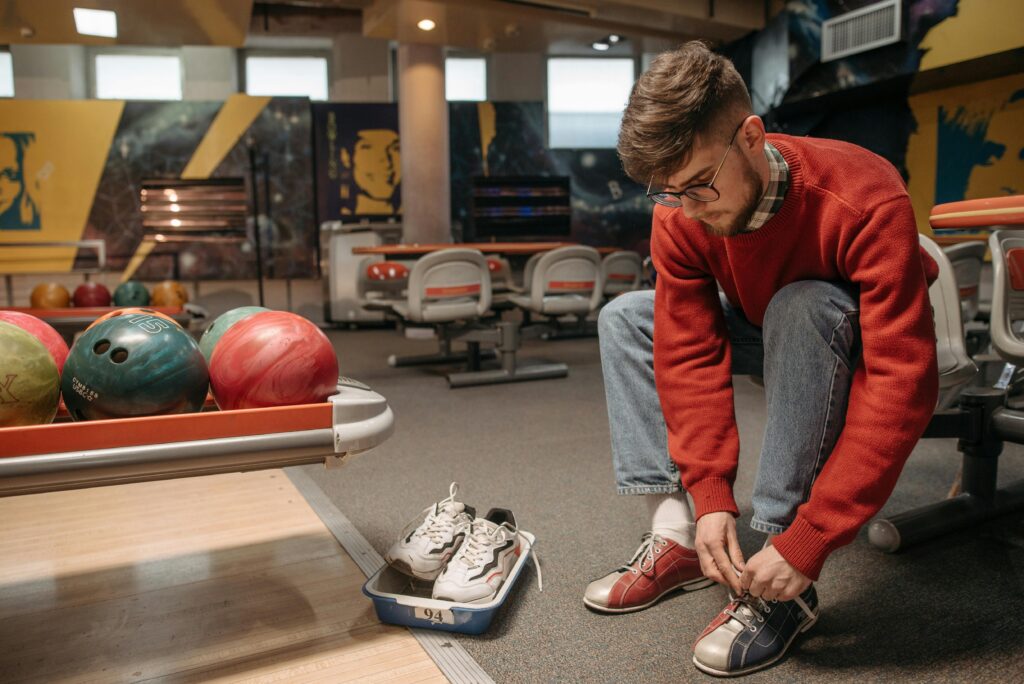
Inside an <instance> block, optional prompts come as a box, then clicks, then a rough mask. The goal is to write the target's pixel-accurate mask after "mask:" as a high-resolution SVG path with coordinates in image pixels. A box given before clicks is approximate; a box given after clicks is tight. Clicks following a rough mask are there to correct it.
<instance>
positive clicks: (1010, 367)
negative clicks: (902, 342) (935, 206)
mask: <svg viewBox="0 0 1024 684" xmlns="http://www.w3.org/2000/svg"><path fill="white" fill-rule="evenodd" d="M990 201H991V200H971V201H965V202H960V203H956V204H957V205H962V206H957V207H956V208H955V209H956V213H957V214H958V219H959V220H965V221H973V223H964V224H961V226H959V227H983V226H985V225H990V224H992V223H995V224H998V225H1024V197H1017V198H1012V197H1007V198H998V199H997V200H996V202H997V203H1008V204H1013V202H1014V201H1016V204H1015V205H1014V206H1006V207H1003V208H1006V209H1007V211H1006V212H1003V213H1001V214H999V216H996V213H997V212H993V211H992V208H991V207H988V208H986V207H985V204H986V202H990ZM947 206H950V205H947ZM933 225H934V224H933ZM921 242H922V244H923V245H924V246H925V248H926V249H927V250H928V253H929V254H931V255H932V257H933V258H935V260H936V261H937V262H938V263H939V270H940V272H939V280H938V281H936V283H934V284H933V285H932V286H931V288H930V290H929V294H930V295H931V300H932V307H933V309H934V310H935V323H936V325H935V333H936V337H937V338H938V340H937V343H938V347H937V351H938V358H939V371H940V378H939V386H940V388H949V387H951V386H953V385H954V384H956V383H960V384H962V383H963V382H966V380H965V378H966V379H969V378H970V375H971V372H972V371H971V370H970V367H971V366H972V365H973V363H972V362H971V361H970V359H969V358H967V357H966V350H965V348H964V346H963V344H962V342H961V341H960V340H959V339H957V338H956V336H955V333H956V332H957V331H958V330H959V329H960V325H958V321H957V320H956V319H957V318H958V317H959V316H960V314H961V307H960V305H959V297H960V292H959V288H958V287H956V282H955V277H953V276H952V275H951V274H950V273H949V272H950V271H952V265H951V264H950V263H949V260H948V258H947V257H946V255H945V254H944V253H943V252H942V251H941V250H939V249H938V248H937V247H936V246H935V244H934V243H933V242H932V241H931V240H930V239H928V238H926V237H924V236H922V237H921ZM988 247H989V249H990V250H991V252H992V265H993V276H994V277H993V288H992V312H991V317H990V325H991V337H992V346H993V347H994V348H995V350H996V352H997V353H998V354H999V356H1000V357H1002V358H1003V359H1004V360H1005V361H1006V362H1007V372H1006V373H1004V375H1003V377H1002V378H1000V382H999V383H998V384H997V385H996V387H991V388H990V387H969V388H967V389H964V390H963V391H962V393H961V394H960V396H959V398H958V399H959V401H958V405H957V407H956V408H953V409H947V410H938V411H936V413H935V415H933V416H932V420H931V422H930V423H929V425H928V427H927V429H926V430H925V433H924V435H923V437H924V438H946V439H948V438H954V439H956V440H957V449H958V450H959V451H960V452H961V453H962V454H963V460H962V465H961V473H962V487H955V488H954V490H953V491H951V492H950V495H949V496H948V497H947V498H946V499H944V500H942V501H938V502H936V503H933V504H930V505H927V506H923V507H921V508H918V509H915V510H911V511H907V512H904V513H900V514H898V515H895V516H892V517H891V518H886V519H878V520H875V521H873V522H872V523H871V524H870V526H869V527H868V539H869V540H870V541H871V543H872V545H874V546H876V547H877V548H879V549H882V550H883V551H889V552H894V551H898V550H900V549H903V548H906V547H908V546H912V545H914V544H917V543H920V542H923V541H926V540H929V539H932V538H935V537H938V536H941V535H944V534H947V533H949V532H953V531H957V530H960V529H964V528H966V527H969V526H971V525H974V524H976V523H979V522H982V521H984V520H988V519H989V518H993V517H996V516H999V515H1003V514H1006V513H1010V512H1013V511H1017V510H1020V509H1022V508H1024V481H1018V482H1015V483H1012V484H1010V485H1006V486H1003V487H1002V488H997V476H998V463H999V461H998V459H999V455H1000V453H1001V452H1002V450H1003V444H1004V441H1009V442H1013V443H1016V444H1024V412H1021V411H1019V410H1013V409H1012V408H1010V407H1009V406H1008V404H1007V393H1006V391H1005V388H1006V386H1007V383H1008V381H1009V380H1010V379H1011V378H1012V377H1013V375H1014V372H1013V371H1014V370H1015V366H1019V365H1022V364H1024V332H1022V331H1024V236H1022V235H1021V233H1020V232H1019V231H1005V230H997V231H995V232H994V233H993V234H992V235H991V236H990V237H989V242H988ZM954 288H955V289H954ZM937 291H941V293H942V294H941V296H937V295H936V292H937ZM954 302H956V305H955V306H954ZM953 357H956V358H953ZM941 397H942V395H941V394H940V398H941ZM940 408H941V407H940Z"/></svg>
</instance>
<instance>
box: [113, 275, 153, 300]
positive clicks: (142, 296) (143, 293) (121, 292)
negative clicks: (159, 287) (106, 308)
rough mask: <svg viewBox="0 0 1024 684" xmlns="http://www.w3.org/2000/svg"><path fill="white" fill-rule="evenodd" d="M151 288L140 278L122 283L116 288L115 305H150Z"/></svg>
mask: <svg viewBox="0 0 1024 684" xmlns="http://www.w3.org/2000/svg"><path fill="white" fill-rule="evenodd" d="M148 305H149V290H147V289H146V286H145V285H143V284H142V283H140V282H139V281H138V280H129V281H127V282H124V283H121V284H120V285H118V286H117V289H116V290H114V306H148Z"/></svg>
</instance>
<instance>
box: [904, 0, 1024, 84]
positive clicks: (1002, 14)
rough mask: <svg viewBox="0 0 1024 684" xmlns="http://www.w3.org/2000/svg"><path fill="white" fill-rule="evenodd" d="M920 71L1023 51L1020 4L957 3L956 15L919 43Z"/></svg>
mask: <svg viewBox="0 0 1024 684" xmlns="http://www.w3.org/2000/svg"><path fill="white" fill-rule="evenodd" d="M921 47H922V48H923V49H925V50H927V52H926V53H925V55H924V57H923V58H922V59H921V66H920V67H919V68H920V70H921V71H925V70H927V69H935V68H938V67H942V66H947V65H949V64H956V63H957V62H965V61H967V60H969V59H974V58H976V57H984V56H985V55H994V54H997V53H999V52H1004V51H1006V50H1013V49H1015V48H1019V47H1024V2H1022V1H1021V0H960V1H959V3H958V5H957V13H956V14H955V15H954V16H952V17H949V18H948V19H946V20H945V21H943V22H941V23H939V24H938V25H936V26H935V28H933V29H932V30H931V31H929V32H928V35H926V36H925V37H924V40H923V41H921Z"/></svg>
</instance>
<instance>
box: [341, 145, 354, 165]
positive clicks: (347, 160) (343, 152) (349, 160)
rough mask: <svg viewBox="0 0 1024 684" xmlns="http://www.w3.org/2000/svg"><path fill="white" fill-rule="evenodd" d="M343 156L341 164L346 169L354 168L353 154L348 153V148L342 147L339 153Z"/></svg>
mask: <svg viewBox="0 0 1024 684" xmlns="http://www.w3.org/2000/svg"><path fill="white" fill-rule="evenodd" d="M338 156H339V157H340V158H341V165H342V166H344V167H345V168H346V169H351V168H352V155H350V154H349V153H348V149H347V148H344V147H342V148H341V153H340V154H339V155H338Z"/></svg>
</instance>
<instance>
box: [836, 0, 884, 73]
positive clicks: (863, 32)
mask: <svg viewBox="0 0 1024 684" xmlns="http://www.w3.org/2000/svg"><path fill="white" fill-rule="evenodd" d="M901 15H902V12H901V7H900V0H883V1H882V2H876V3H874V4H872V5H868V6H867V7H862V8H861V9H859V10H854V11H853V12H847V13H846V14H843V15H841V16H838V17H833V18H832V19H828V20H827V21H825V22H823V23H822V25H821V61H822V62H828V61H830V60H833V59H839V58H840V57H847V56H849V55H855V54H857V53H858V52H866V51H868V50H874V49H875V48H878V47H882V46H883V45H890V44H892V43H896V42H899V41H900V40H901V38H902V36H901V25H900V24H901V18H902V17H901Z"/></svg>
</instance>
